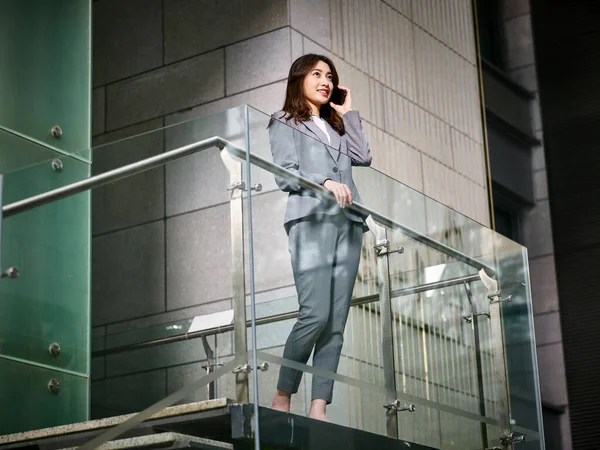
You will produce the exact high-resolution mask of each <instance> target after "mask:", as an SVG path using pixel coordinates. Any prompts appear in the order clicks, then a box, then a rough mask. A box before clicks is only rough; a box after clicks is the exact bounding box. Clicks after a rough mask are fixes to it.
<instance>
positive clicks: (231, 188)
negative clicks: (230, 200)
mask: <svg viewBox="0 0 600 450" xmlns="http://www.w3.org/2000/svg"><path fill="white" fill-rule="evenodd" d="M236 189H239V190H240V191H243V192H246V191H247V188H246V182H245V181H238V182H237V183H234V184H231V185H230V186H229V187H228V188H227V190H228V191H234V190H236ZM250 190H251V191H256V192H260V191H262V184H260V183H256V184H255V185H254V186H252V187H251V188H250Z"/></svg>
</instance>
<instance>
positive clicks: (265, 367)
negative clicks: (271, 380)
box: [233, 361, 269, 375]
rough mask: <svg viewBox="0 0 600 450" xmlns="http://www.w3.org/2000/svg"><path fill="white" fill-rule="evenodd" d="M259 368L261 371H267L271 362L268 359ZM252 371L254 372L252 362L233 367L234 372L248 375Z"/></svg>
mask: <svg viewBox="0 0 600 450" xmlns="http://www.w3.org/2000/svg"><path fill="white" fill-rule="evenodd" d="M258 370H260V371H261V372H266V371H267V370H269V363H268V362H266V361H265V362H263V363H262V364H260V365H259V366H258ZM250 372H252V366H251V365H250V364H242V365H241V366H237V367H236V368H235V369H233V373H245V374H246V375H247V374H249V373H250Z"/></svg>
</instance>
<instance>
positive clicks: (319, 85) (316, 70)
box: [303, 61, 333, 112]
mask: <svg viewBox="0 0 600 450" xmlns="http://www.w3.org/2000/svg"><path fill="white" fill-rule="evenodd" d="M332 78H333V76H332V74H331V68H330V67H329V64H327V63H325V62H323V61H319V62H318V63H317V64H316V65H315V67H313V68H312V69H311V71H310V72H308V74H307V75H306V77H304V83H303V89H304V96H305V97H306V100H308V102H309V103H310V104H311V106H313V108H312V109H313V112H315V108H316V111H317V112H318V111H319V109H320V108H321V106H322V105H326V104H327V103H329V99H330V98H331V93H332V92H333V81H332Z"/></svg>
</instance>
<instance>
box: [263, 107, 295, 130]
mask: <svg viewBox="0 0 600 450" xmlns="http://www.w3.org/2000/svg"><path fill="white" fill-rule="evenodd" d="M274 122H282V123H284V124H286V125H288V126H292V127H293V126H294V124H295V121H294V118H293V117H292V116H291V114H289V113H287V112H285V111H283V110H282V111H277V112H275V113H273V114H271V120H269V125H268V127H270V126H271V125H273V123H274Z"/></svg>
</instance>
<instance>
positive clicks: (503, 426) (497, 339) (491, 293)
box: [479, 271, 516, 448]
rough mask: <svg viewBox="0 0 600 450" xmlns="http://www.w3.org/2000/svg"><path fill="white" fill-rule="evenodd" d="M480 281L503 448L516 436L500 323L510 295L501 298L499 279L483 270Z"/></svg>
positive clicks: (493, 388)
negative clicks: (483, 289) (487, 305)
mask: <svg viewBox="0 0 600 450" xmlns="http://www.w3.org/2000/svg"><path fill="white" fill-rule="evenodd" d="M479 275H480V277H481V281H482V282H483V284H484V285H485V286H486V288H487V290H488V295H487V298H488V299H489V300H490V320H491V332H492V342H493V353H494V354H493V359H494V380H493V382H492V386H491V388H492V390H493V391H494V392H495V393H496V398H497V399H498V408H499V410H500V417H499V427H500V432H501V435H500V436H499V437H500V440H501V441H502V446H503V447H505V448H509V447H510V448H512V443H513V442H516V438H515V436H514V434H513V433H512V431H511V423H510V394H509V389H508V372H507V368H506V367H507V364H506V342H505V340H504V326H503V323H502V305H501V304H502V303H504V302H510V301H511V300H512V296H510V295H509V296H508V297H506V298H502V288H501V286H500V283H499V280H493V279H492V278H490V277H489V276H487V274H486V273H485V271H480V273H479Z"/></svg>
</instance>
